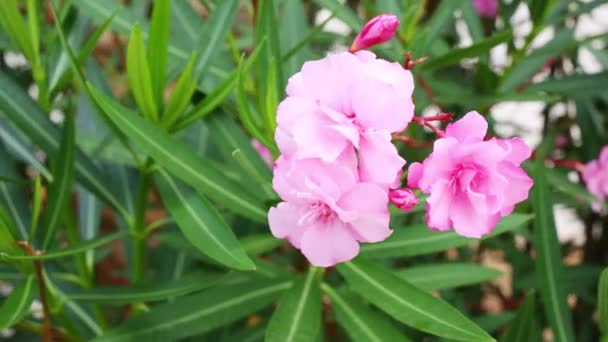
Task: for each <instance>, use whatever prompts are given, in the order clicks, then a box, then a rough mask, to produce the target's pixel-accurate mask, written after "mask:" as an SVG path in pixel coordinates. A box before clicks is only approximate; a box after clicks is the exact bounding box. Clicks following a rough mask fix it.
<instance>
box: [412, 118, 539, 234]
mask: <svg viewBox="0 0 608 342" xmlns="http://www.w3.org/2000/svg"><path fill="white" fill-rule="evenodd" d="M486 131H487V122H486V121H485V119H484V118H483V117H482V116H481V115H480V114H479V113H477V112H470V113H467V114H466V115H465V116H464V117H463V118H462V119H460V120H458V121H456V122H454V123H452V124H450V125H448V127H447V129H446V133H445V137H444V138H441V139H438V140H437V141H435V144H434V146H433V153H431V155H430V156H429V157H428V158H427V159H426V160H424V162H423V163H422V164H421V163H413V164H412V165H411V166H410V167H409V174H408V185H409V186H410V187H414V188H419V189H420V190H422V192H424V193H425V194H429V197H428V198H427V203H426V219H427V224H428V226H429V227H430V228H431V229H433V230H442V231H443V230H449V229H450V228H454V230H455V231H456V232H457V233H458V234H460V235H463V236H466V237H475V238H479V237H481V236H482V235H484V234H488V233H490V232H491V231H492V230H493V229H494V227H495V226H496V223H498V220H499V219H500V217H503V216H506V215H508V214H510V213H511V212H512V211H513V208H514V206H515V204H517V203H519V202H521V201H523V200H525V199H526V198H528V193H529V191H530V188H531V187H532V184H533V182H532V179H530V177H528V175H527V174H526V173H525V171H524V170H523V169H522V168H521V167H520V164H521V163H522V162H523V161H524V160H526V159H527V158H528V157H530V154H531V150H530V148H529V147H528V146H527V145H526V144H525V143H524V142H523V141H522V140H521V139H519V138H511V139H491V140H487V141H484V140H483V139H484V137H485V135H486Z"/></svg>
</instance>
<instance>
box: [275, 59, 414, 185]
mask: <svg viewBox="0 0 608 342" xmlns="http://www.w3.org/2000/svg"><path fill="white" fill-rule="evenodd" d="M413 90H414V83H413V78H412V74H411V73H410V72H409V71H407V70H404V69H403V68H402V67H401V66H400V65H399V64H398V63H389V62H387V61H385V60H382V59H376V56H375V55H374V54H373V53H371V52H369V51H360V52H358V53H356V54H351V53H347V52H345V53H339V54H334V55H329V56H327V57H325V58H323V59H321V60H317V61H311V62H307V63H305V64H304V66H303V67H302V70H301V71H300V72H299V73H297V74H295V75H293V76H292V77H291V78H290V79H289V82H288V85H287V95H288V97H287V98H286V99H285V100H283V101H282V102H281V103H280V105H279V108H278V113H277V124H278V127H277V130H276V133H275V140H276V141H277V145H278V146H279V149H280V151H281V153H282V154H283V155H285V156H286V157H292V156H294V157H296V158H320V159H322V160H323V161H325V162H332V161H334V160H335V159H336V158H337V157H338V156H339V155H341V154H342V152H343V151H344V150H345V149H349V148H353V147H354V148H356V149H357V150H358V152H359V158H360V163H361V167H360V172H361V174H360V176H361V181H365V182H373V183H377V184H384V185H389V184H392V183H393V182H394V181H395V179H396V177H397V174H398V173H399V171H400V170H401V168H402V167H403V165H404V164H405V161H404V160H403V159H402V158H401V157H400V156H399V154H398V153H397V149H396V148H395V147H394V145H393V144H392V143H391V135H390V133H394V132H401V131H403V130H404V129H405V128H406V127H407V125H408V123H409V122H410V121H411V119H412V117H413V115H414V104H413V102H412V92H413ZM378 165H382V167H378Z"/></svg>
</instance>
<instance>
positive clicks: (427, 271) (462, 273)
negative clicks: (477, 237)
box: [395, 263, 501, 291]
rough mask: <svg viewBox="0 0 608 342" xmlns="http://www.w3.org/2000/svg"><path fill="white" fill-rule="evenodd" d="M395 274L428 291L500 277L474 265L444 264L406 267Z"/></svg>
mask: <svg viewBox="0 0 608 342" xmlns="http://www.w3.org/2000/svg"><path fill="white" fill-rule="evenodd" d="M395 274H397V275H398V276H400V277H401V278H403V279H405V280H407V281H408V282H409V283H411V284H412V285H415V286H417V287H419V288H421V289H423V290H427V291H428V290H442V289H447V288H452V287H458V286H466V285H472V284H479V283H481V282H484V281H488V280H492V279H494V278H496V277H498V276H500V275H501V272H500V271H498V270H495V269H493V268H488V267H484V266H479V265H476V264H465V263H445V264H432V265H422V266H414V267H408V268H406V269H403V270H398V271H396V272H395Z"/></svg>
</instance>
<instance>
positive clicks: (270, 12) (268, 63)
mask: <svg viewBox="0 0 608 342" xmlns="http://www.w3.org/2000/svg"><path fill="white" fill-rule="evenodd" d="M277 27H278V24H277V14H276V5H275V1H274V0H258V13H257V15H256V23H255V40H256V45H260V44H262V42H263V41H266V44H264V46H263V49H264V51H262V56H261V58H260V64H259V65H258V68H256V69H257V70H256V71H257V72H258V84H264V85H266V91H265V92H264V94H263V98H264V99H266V98H267V97H268V90H267V89H271V88H273V90H272V92H274V93H276V94H282V93H283V91H282V87H283V85H284V82H283V80H284V78H283V70H282V69H281V67H280V63H278V62H277V61H278V60H279V59H280V58H281V43H280V39H279V30H277ZM273 60H274V62H273ZM270 75H273V77H272V78H274V79H271V77H270ZM272 92H271V93H272ZM260 110H264V109H263V107H260Z"/></svg>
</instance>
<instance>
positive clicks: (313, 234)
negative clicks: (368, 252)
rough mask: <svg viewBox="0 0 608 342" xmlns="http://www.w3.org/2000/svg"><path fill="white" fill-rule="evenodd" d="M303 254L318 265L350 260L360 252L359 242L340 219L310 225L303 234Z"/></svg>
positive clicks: (323, 265)
mask: <svg viewBox="0 0 608 342" xmlns="http://www.w3.org/2000/svg"><path fill="white" fill-rule="evenodd" d="M301 250H302V254H304V256H305V257H306V259H308V261H309V262H310V263H311V264H313V265H315V266H318V267H329V266H334V265H335V264H338V263H341V262H345V261H349V260H351V259H353V258H354V257H355V256H357V254H359V244H358V243H357V241H355V239H354V238H353V236H352V235H351V233H350V232H349V231H348V228H347V227H346V225H345V224H344V223H342V222H340V221H339V220H335V221H334V222H332V223H330V224H327V225H323V224H317V225H313V226H310V227H309V228H308V229H307V230H306V232H305V233H304V235H303V236H302V243H301Z"/></svg>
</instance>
